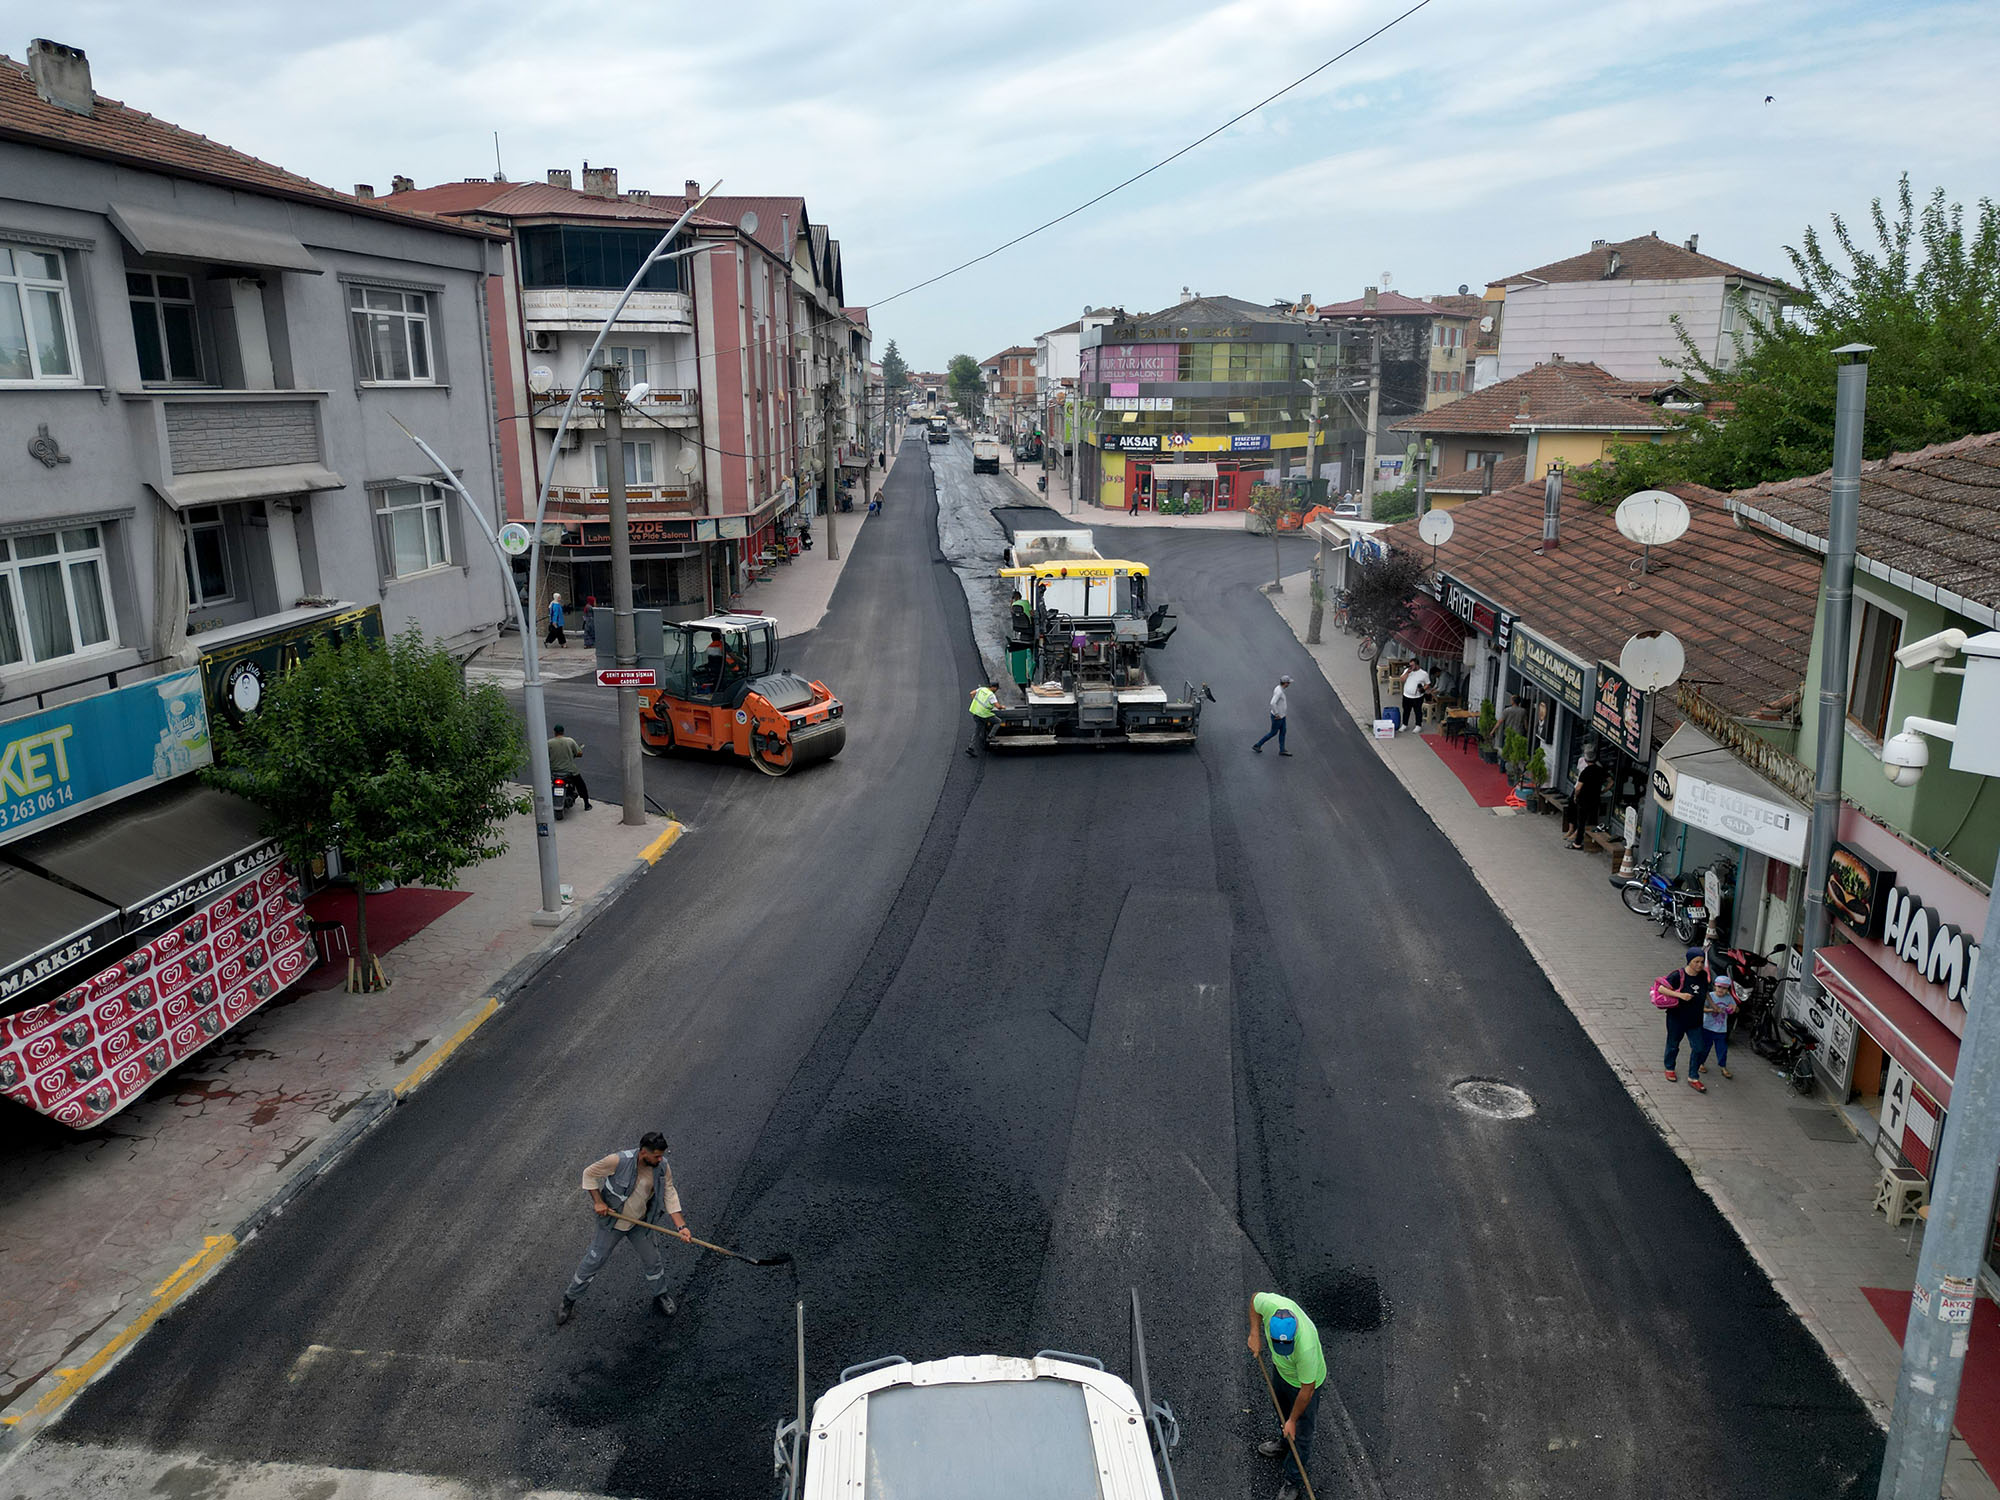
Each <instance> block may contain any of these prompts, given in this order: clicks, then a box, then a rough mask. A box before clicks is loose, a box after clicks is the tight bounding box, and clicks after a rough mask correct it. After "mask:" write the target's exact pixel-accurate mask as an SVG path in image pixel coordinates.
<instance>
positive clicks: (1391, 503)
mask: <svg viewBox="0 0 2000 1500" xmlns="http://www.w3.org/2000/svg"><path fill="white" fill-rule="evenodd" d="M1416 513H1417V478H1416V476H1415V475H1414V474H1412V475H1411V476H1410V477H1409V478H1408V479H1405V480H1404V481H1403V482H1402V483H1401V484H1399V485H1397V486H1396V487H1395V488H1394V489H1393V490H1384V491H1382V493H1381V494H1379V495H1377V496H1376V497H1375V505H1374V510H1373V513H1372V515H1371V516H1370V519H1371V520H1376V521H1383V522H1393V521H1407V520H1409V519H1410V517H1411V516H1414V515H1415V514H1416Z"/></svg>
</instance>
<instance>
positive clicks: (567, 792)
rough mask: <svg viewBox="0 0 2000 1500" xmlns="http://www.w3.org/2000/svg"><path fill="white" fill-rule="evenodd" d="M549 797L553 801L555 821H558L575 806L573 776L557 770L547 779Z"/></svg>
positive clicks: (574, 782)
mask: <svg viewBox="0 0 2000 1500" xmlns="http://www.w3.org/2000/svg"><path fill="white" fill-rule="evenodd" d="M549 799H550V800H551V801H552V802H554V803H555V807H556V821H557V822H558V823H560V822H561V821H562V816H563V814H564V813H566V812H568V811H569V810H570V809H571V808H572V807H574V806H576V781H575V778H573V777H569V776H565V775H563V774H562V773H561V772H557V773H556V775H555V776H554V777H552V778H551V779H550V781H549Z"/></svg>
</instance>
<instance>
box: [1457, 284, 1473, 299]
mask: <svg viewBox="0 0 2000 1500" xmlns="http://www.w3.org/2000/svg"><path fill="white" fill-rule="evenodd" d="M1471 290H1472V288H1471V287H1470V286H1468V285H1466V284H1465V283H1464V282H1462V281H1461V282H1460V283H1459V284H1458V295H1459V296H1461V297H1463V296H1465V295H1466V293H1468V292H1470V291H1471Z"/></svg>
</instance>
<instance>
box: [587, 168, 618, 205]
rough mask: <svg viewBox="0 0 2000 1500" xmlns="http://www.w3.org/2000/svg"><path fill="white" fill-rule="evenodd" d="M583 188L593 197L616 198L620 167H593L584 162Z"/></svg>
mask: <svg viewBox="0 0 2000 1500" xmlns="http://www.w3.org/2000/svg"><path fill="white" fill-rule="evenodd" d="M583 190H584V191H585V192H586V193H588V194H590V196H591V197H593V198H616V197H617V196H618V169H617V168H616V167H593V166H592V165H591V164H590V163H589V162H585V163H584V164H583Z"/></svg>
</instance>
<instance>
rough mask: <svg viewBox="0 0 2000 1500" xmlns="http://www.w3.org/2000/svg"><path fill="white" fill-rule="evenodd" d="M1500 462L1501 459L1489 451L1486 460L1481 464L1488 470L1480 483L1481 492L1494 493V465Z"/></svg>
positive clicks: (1483, 493)
mask: <svg viewBox="0 0 2000 1500" xmlns="http://www.w3.org/2000/svg"><path fill="white" fill-rule="evenodd" d="M1498 462H1499V460H1498V459H1497V458H1495V457H1494V456H1493V455H1492V454H1490V453H1489V454H1487V455H1486V462H1485V463H1484V464H1482V465H1480V467H1481V468H1483V469H1485V471H1486V477H1485V478H1484V479H1482V480H1481V481H1480V483H1479V493H1480V494H1482V495H1490V494H1492V493H1493V467H1494V465H1495V464H1497V463H1498Z"/></svg>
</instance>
